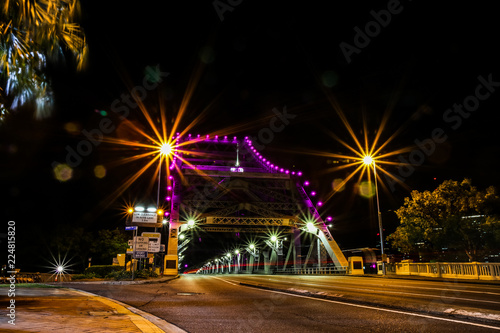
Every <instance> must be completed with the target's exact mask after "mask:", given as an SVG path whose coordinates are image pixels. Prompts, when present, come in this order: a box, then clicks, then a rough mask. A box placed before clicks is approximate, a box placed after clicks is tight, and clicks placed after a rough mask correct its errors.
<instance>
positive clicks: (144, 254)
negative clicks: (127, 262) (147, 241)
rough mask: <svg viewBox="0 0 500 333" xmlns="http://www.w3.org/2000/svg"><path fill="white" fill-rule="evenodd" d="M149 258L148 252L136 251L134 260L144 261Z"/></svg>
mask: <svg viewBox="0 0 500 333" xmlns="http://www.w3.org/2000/svg"><path fill="white" fill-rule="evenodd" d="M147 257H148V251H135V252H134V259H143V258H147Z"/></svg>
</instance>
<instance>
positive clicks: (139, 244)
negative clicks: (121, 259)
mask: <svg viewBox="0 0 500 333" xmlns="http://www.w3.org/2000/svg"><path fill="white" fill-rule="evenodd" d="M148 248H149V238H148V237H139V236H137V237H134V250H135V251H146V252H147V251H148Z"/></svg>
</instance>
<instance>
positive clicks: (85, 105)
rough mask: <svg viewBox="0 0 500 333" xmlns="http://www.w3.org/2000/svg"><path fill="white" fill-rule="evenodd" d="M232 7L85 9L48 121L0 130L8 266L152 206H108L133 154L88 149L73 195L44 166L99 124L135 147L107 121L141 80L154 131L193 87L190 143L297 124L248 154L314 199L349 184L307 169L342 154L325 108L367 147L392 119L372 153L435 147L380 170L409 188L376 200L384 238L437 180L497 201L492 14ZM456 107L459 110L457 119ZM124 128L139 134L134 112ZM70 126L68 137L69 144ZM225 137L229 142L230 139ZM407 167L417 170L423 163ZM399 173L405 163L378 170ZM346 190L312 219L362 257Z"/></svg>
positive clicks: (400, 5) (363, 232)
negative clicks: (83, 49) (282, 119)
mask: <svg viewBox="0 0 500 333" xmlns="http://www.w3.org/2000/svg"><path fill="white" fill-rule="evenodd" d="M238 2H241V3H239V4H238ZM232 3H233V5H228V2H225V1H223V0H221V1H214V2H211V1H203V2H201V1H199V2H195V3H193V2H185V1H175V2H173V1H171V2H168V4H167V3H164V4H162V5H156V4H155V5H151V4H138V3H137V2H126V1H125V2H124V1H108V2H106V6H103V5H102V4H100V3H98V2H96V1H83V2H82V11H83V17H82V19H81V22H82V26H83V28H84V29H85V33H86V37H87V41H88V44H89V62H88V66H87V68H86V70H84V71H83V72H76V71H75V70H74V69H73V68H72V63H71V60H69V59H68V61H67V62H66V64H58V65H53V66H51V68H50V70H49V74H50V76H51V79H52V84H53V88H54V97H55V110H54V113H53V115H52V116H51V117H49V118H47V119H44V120H34V119H33V116H32V112H31V111H30V110H29V109H20V110H18V111H17V112H15V113H14V114H12V116H11V117H10V118H8V119H7V121H6V123H4V124H2V125H1V126H0V166H1V174H0V181H1V192H2V194H1V195H2V201H1V202H2V209H1V213H0V214H1V216H2V221H4V222H3V223H4V226H5V227H4V229H3V230H6V229H7V226H6V223H7V221H9V220H14V221H16V225H17V236H18V247H19V248H20V250H19V252H20V256H21V259H19V260H20V262H21V265H22V261H23V260H24V261H25V262H26V263H27V264H26V266H28V267H30V266H29V265H31V262H32V260H31V259H30V257H29V256H28V253H31V254H33V253H39V252H40V251H41V252H43V247H44V246H46V245H44V244H46V243H47V242H50V237H51V236H52V235H53V233H54V232H55V231H54V230H56V226H57V225H71V226H73V225H74V226H82V227H84V228H86V229H88V230H98V229H100V228H116V227H120V228H121V227H122V226H123V225H124V220H123V219H122V217H121V208H122V206H123V204H124V202H126V201H130V200H137V199H138V198H139V197H155V194H154V193H144V192H145V190H146V189H147V188H148V184H149V181H150V179H151V177H152V176H153V175H152V174H150V175H148V174H146V175H145V176H144V178H141V179H139V181H138V182H137V183H136V184H134V185H133V186H132V187H131V188H130V189H129V190H128V191H127V192H125V193H124V194H123V196H121V197H120V198H118V199H117V200H115V201H112V200H109V194H110V193H111V191H113V190H115V189H116V188H117V187H118V186H119V185H120V184H121V183H122V182H123V180H124V179H126V178H127V177H128V176H129V175H130V174H131V173H132V172H135V171H136V169H135V168H140V165H139V164H129V165H125V166H124V165H119V164H116V163H114V162H115V161H119V160H120V159H121V158H123V157H125V156H130V154H131V153H133V152H130V151H126V150H123V149H122V150H117V149H116V147H113V145H110V144H107V143H99V144H98V145H97V146H93V148H92V151H91V153H89V154H88V156H85V157H83V158H82V161H81V163H79V164H78V166H77V167H75V168H74V173H73V177H72V179H70V180H68V181H66V182H60V181H58V180H56V179H55V178H54V173H53V164H54V162H56V163H64V162H65V159H66V156H67V148H66V147H68V146H69V147H72V148H73V149H75V147H76V146H77V145H78V143H79V142H80V141H81V140H82V138H83V136H82V132H81V131H82V130H87V131H91V130H92V129H96V128H99V124H100V122H101V121H102V119H103V117H108V118H109V119H111V122H112V125H113V128H114V129H113V130H111V131H110V133H109V134H107V136H109V137H117V138H119V137H127V138H130V139H134V138H133V136H134V135H136V134H133V133H128V132H127V131H126V130H124V129H123V128H122V127H120V118H119V117H117V115H115V114H113V112H112V111H111V110H112V105H113V103H114V102H115V101H116V100H120V99H121V98H122V96H123V95H127V94H130V89H131V88H133V87H134V86H138V85H141V84H142V82H143V79H144V77H145V76H147V75H151V73H152V72H151V70H152V69H157V70H158V71H159V72H160V73H161V75H160V78H161V82H160V84H159V85H158V86H157V87H156V88H155V89H152V90H151V91H150V92H148V94H147V96H146V97H145V99H144V103H145V105H146V106H147V108H148V110H150V113H151V114H153V115H155V114H156V115H157V114H158V112H157V110H158V109H159V106H160V104H161V103H160V102H159V100H162V101H163V105H165V107H166V110H167V113H168V114H169V115H171V116H173V115H175V113H176V111H177V110H178V109H179V107H180V105H181V102H182V99H183V96H184V94H185V93H186V91H187V87H188V85H189V82H196V84H195V86H194V87H195V89H194V91H193V94H192V96H191V99H190V103H189V105H188V107H187V111H186V114H185V115H184V117H183V118H182V121H181V126H180V128H183V127H184V126H187V125H188V124H190V123H191V122H192V120H193V119H195V118H196V117H197V116H198V115H199V114H200V113H201V112H202V111H203V110H205V117H204V118H203V120H202V121H200V122H198V123H197V124H195V126H194V127H193V129H192V130H191V131H190V132H191V133H193V134H198V133H199V134H202V135H204V134H207V133H213V132H215V131H218V132H224V130H227V131H228V132H230V134H231V135H233V134H234V135H237V136H239V137H243V136H254V137H257V136H258V133H259V131H260V130H261V129H262V128H266V127H268V126H269V121H270V119H271V118H272V117H273V116H274V113H273V111H272V110H273V109H274V108H276V109H277V110H280V111H282V110H283V109H284V108H286V110H287V112H288V114H290V115H293V116H294V118H293V119H290V124H288V125H287V126H286V127H285V129H284V130H283V131H281V132H279V133H275V135H274V138H273V140H272V141H271V142H270V143H268V144H266V145H265V148H264V150H262V151H261V153H262V154H263V155H265V156H270V157H272V158H273V159H274V160H277V161H279V163H280V165H283V166H285V167H286V166H288V167H289V168H293V167H295V169H296V170H302V171H303V172H304V174H305V175H306V177H307V178H308V179H309V180H310V181H311V184H312V187H314V188H316V189H317V190H318V193H319V194H320V196H324V197H325V196H327V195H328V193H329V191H331V189H332V186H331V184H332V181H333V180H334V179H335V178H343V177H346V176H347V175H348V174H349V173H350V171H352V170H349V169H346V170H342V171H338V172H334V173H331V172H327V170H328V169H329V168H330V167H332V165H334V164H332V163H333V162H334V160H335V159H333V158H328V157H319V156H310V155H306V154H304V152H305V151H312V150H314V151H322V152H325V153H329V152H330V153H342V154H349V155H352V153H351V152H350V151H348V150H347V148H346V147H344V146H343V145H341V144H340V143H339V142H338V141H336V140H335V139H334V138H333V137H332V136H331V135H330V134H331V133H334V134H335V136H337V137H339V138H341V139H342V140H344V141H346V142H347V143H348V144H349V145H351V146H354V142H353V140H352V138H351V136H350V135H349V132H348V131H347V129H346V127H345V125H344V124H343V123H342V121H341V119H340V117H339V116H338V114H337V112H336V111H335V109H334V108H333V106H332V104H331V103H330V100H331V99H332V98H333V99H335V100H336V101H337V102H338V105H339V106H340V108H341V109H342V111H343V113H344V114H345V116H346V118H347V120H348V121H349V123H350V125H351V126H352V128H353V130H354V132H355V134H356V136H357V137H358V138H360V139H362V138H363V133H364V131H363V126H366V132H367V134H368V139H369V140H370V141H372V140H373V139H374V137H375V135H376V132H377V130H378V128H379V125H380V123H381V121H382V120H383V119H384V115H387V116H388V117H389V118H388V121H387V124H386V126H385V127H384V129H383V132H382V134H381V139H380V140H381V141H380V142H384V141H385V140H387V139H388V138H389V137H390V136H391V135H393V134H394V133H396V132H397V131H399V132H398V135H397V137H396V138H395V139H394V140H392V141H391V142H390V143H389V144H388V145H387V146H386V147H385V148H384V150H383V152H390V151H395V150H397V149H401V148H404V147H408V146H412V145H415V144H416V142H417V141H418V142H428V141H426V140H429V139H431V138H432V137H433V135H434V136H435V139H436V141H439V143H438V144H436V146H435V148H433V153H432V154H427V155H425V158H424V159H423V160H422V161H421V163H418V164H419V165H418V166H415V167H414V170H412V171H411V172H403V171H401V170H398V169H397V166H393V167H387V168H386V170H387V171H389V172H391V173H393V174H394V175H398V174H399V177H400V178H404V181H405V184H406V185H407V188H405V187H402V186H400V185H395V187H394V188H392V189H391V188H390V186H389V191H388V192H387V191H382V190H381V192H380V194H381V195H380V200H381V210H382V211H383V217H384V219H385V220H386V221H387V222H386V230H387V232H389V233H390V232H391V231H392V230H394V228H395V227H396V226H397V221H396V220H395V217H394V214H393V213H392V212H391V211H392V210H396V209H397V208H399V207H400V206H401V205H402V202H403V199H404V197H405V196H408V195H409V194H410V190H412V189H416V190H432V189H434V188H435V187H436V186H437V185H438V184H440V183H441V182H442V181H443V180H446V179H454V180H462V179H463V178H466V177H467V178H471V179H472V180H473V184H474V185H476V186H478V187H479V188H485V187H487V186H490V185H494V186H496V187H497V188H499V187H500V173H499V172H498V162H499V161H500V158H499V154H500V146H499V144H498V143H499V138H500V134H499V131H498V129H497V127H498V123H497V120H498V119H500V117H499V116H498V115H497V114H498V112H499V110H500V109H499V104H500V99H499V94H500V67H499V66H498V59H500V57H499V56H500V54H499V53H500V51H499V49H500V48H498V36H497V35H498V31H499V27H498V18H497V14H496V12H497V11H496V10H495V8H494V6H493V4H490V3H487V4H486V3H485V4H480V3H479V2H474V3H466V4H462V3H456V2H455V3H453V5H451V4H447V5H445V4H435V3H431V2H422V1H409V0H406V1H400V2H398V1H369V2H368V1H366V2H362V3H360V2H355V3H354V2H349V3H348V2H335V3H331V2H322V1H312V2H290V1H275V2H273V3H272V4H270V3H269V2H266V1H233V2H232ZM326 3H328V5H327V4H326ZM214 4H216V5H217V6H218V8H219V13H218V11H217V10H216V8H215V6H214ZM225 6H228V7H225ZM224 8H226V9H227V8H229V9H231V10H229V9H227V10H225V9H224ZM221 18H222V20H221ZM377 19H378V21H377ZM367 29H368V30H367ZM343 50H344V51H343ZM346 54H347V56H346ZM167 73H168V74H167ZM196 77H198V78H199V79H198V80H194V78H196ZM157 78H158V77H157ZM193 80H194V81H193ZM479 85H482V87H479ZM460 104H462V105H463V104H465V106H463V107H462V108H461V111H460V112H458V108H459V107H460V106H459V105H460ZM387 110H391V112H390V114H388V113H387ZM453 110H455V111H457V112H455V111H453ZM468 110H470V111H468ZM96 111H106V112H107V115H106V116H103V115H102V114H101V113H99V112H96ZM128 119H130V120H132V121H134V122H135V123H136V124H142V126H143V127H144V128H145V129H148V125H147V123H146V122H145V119H144V117H143V116H142V115H141V114H140V112H139V110H138V109H132V110H131V112H130V115H129V118H128ZM68 123H71V124H74V125H76V128H77V129H79V131H80V132H79V133H78V131H77V132H69V131H68V130H67V124H68ZM236 125H238V126H240V125H241V126H240V127H238V129H237V130H235V129H234V128H235V126H236ZM65 127H66V129H65ZM433 133H434V134H433ZM435 133H439V135H435ZM137 140H140V137H139V136H137ZM426 147H427V148H429V146H426ZM416 154H417V153H414V155H413V157H414V158H416V157H418V156H423V155H422V154H420V155H418V156H417V155H416ZM410 157H411V156H410V152H407V153H403V154H401V155H396V156H393V157H391V160H392V161H394V162H398V163H399V162H401V161H402V160H401V159H405V160H408V159H409V158H410ZM97 165H104V166H106V176H105V177H104V178H97V177H95V175H94V168H95V166H97ZM335 165H337V164H335ZM406 171H407V170H406ZM401 173H404V175H405V176H404V177H403V176H402V175H401ZM355 183H356V182H355V181H352V182H350V183H348V184H347V186H346V189H345V190H344V191H343V192H341V193H338V194H337V195H336V196H334V197H333V198H332V199H331V200H330V201H329V202H328V203H327V204H326V205H325V206H324V207H323V208H322V211H320V214H322V215H324V216H326V215H332V216H334V218H335V227H334V228H333V231H332V233H333V236H334V238H335V239H336V240H337V241H338V242H339V243H340V245H341V247H342V248H344V249H347V248H355V247H366V246H370V247H372V246H375V245H376V241H377V236H376V232H377V226H376V221H375V215H374V212H373V211H370V209H369V207H370V205H369V203H370V200H368V199H365V198H362V197H361V196H359V195H358V194H357V193H356V187H355ZM3 230H0V232H2V233H4V231H3ZM35 257H36V256H35ZM37 260H38V259H37ZM28 262H29V264H28Z"/></svg>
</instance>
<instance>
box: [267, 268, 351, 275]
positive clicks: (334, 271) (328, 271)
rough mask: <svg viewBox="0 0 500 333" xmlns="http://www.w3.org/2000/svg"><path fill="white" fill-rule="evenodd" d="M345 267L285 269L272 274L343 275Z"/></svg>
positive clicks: (345, 270)
mask: <svg viewBox="0 0 500 333" xmlns="http://www.w3.org/2000/svg"><path fill="white" fill-rule="evenodd" d="M346 272H347V267H334V266H332V267H307V268H287V269H284V270H282V269H280V270H276V271H274V274H297V275H299V274H300V275H345V274H346Z"/></svg>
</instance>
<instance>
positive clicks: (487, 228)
mask: <svg viewBox="0 0 500 333" xmlns="http://www.w3.org/2000/svg"><path fill="white" fill-rule="evenodd" d="M498 203H499V197H498V196H497V194H496V191H495V188H493V187H489V188H487V189H486V190H484V191H480V190H478V189H477V188H476V187H474V186H472V184H471V181H470V179H464V180H463V181H462V182H457V181H453V180H446V181H444V182H443V183H442V184H441V185H439V186H438V187H437V188H436V189H435V190H434V191H432V192H430V191H424V192H419V191H412V193H411V197H410V198H405V201H404V205H403V206H402V207H401V208H399V209H398V210H397V211H396V214H397V215H398V217H399V219H400V222H401V225H400V226H399V227H398V228H397V229H396V231H395V232H394V233H393V234H391V235H390V236H389V237H387V239H388V240H389V241H390V242H391V243H392V246H393V247H395V248H400V249H401V250H402V251H404V252H416V251H423V252H431V253H437V252H439V251H440V250H441V249H442V248H447V249H455V250H458V251H461V253H464V254H465V255H466V258H468V259H469V260H470V261H473V260H480V259H482V257H483V256H484V255H485V254H488V252H489V250H493V249H498V244H499V241H500V223H499V219H498V215H497V210H498ZM472 216H474V217H472Z"/></svg>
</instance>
